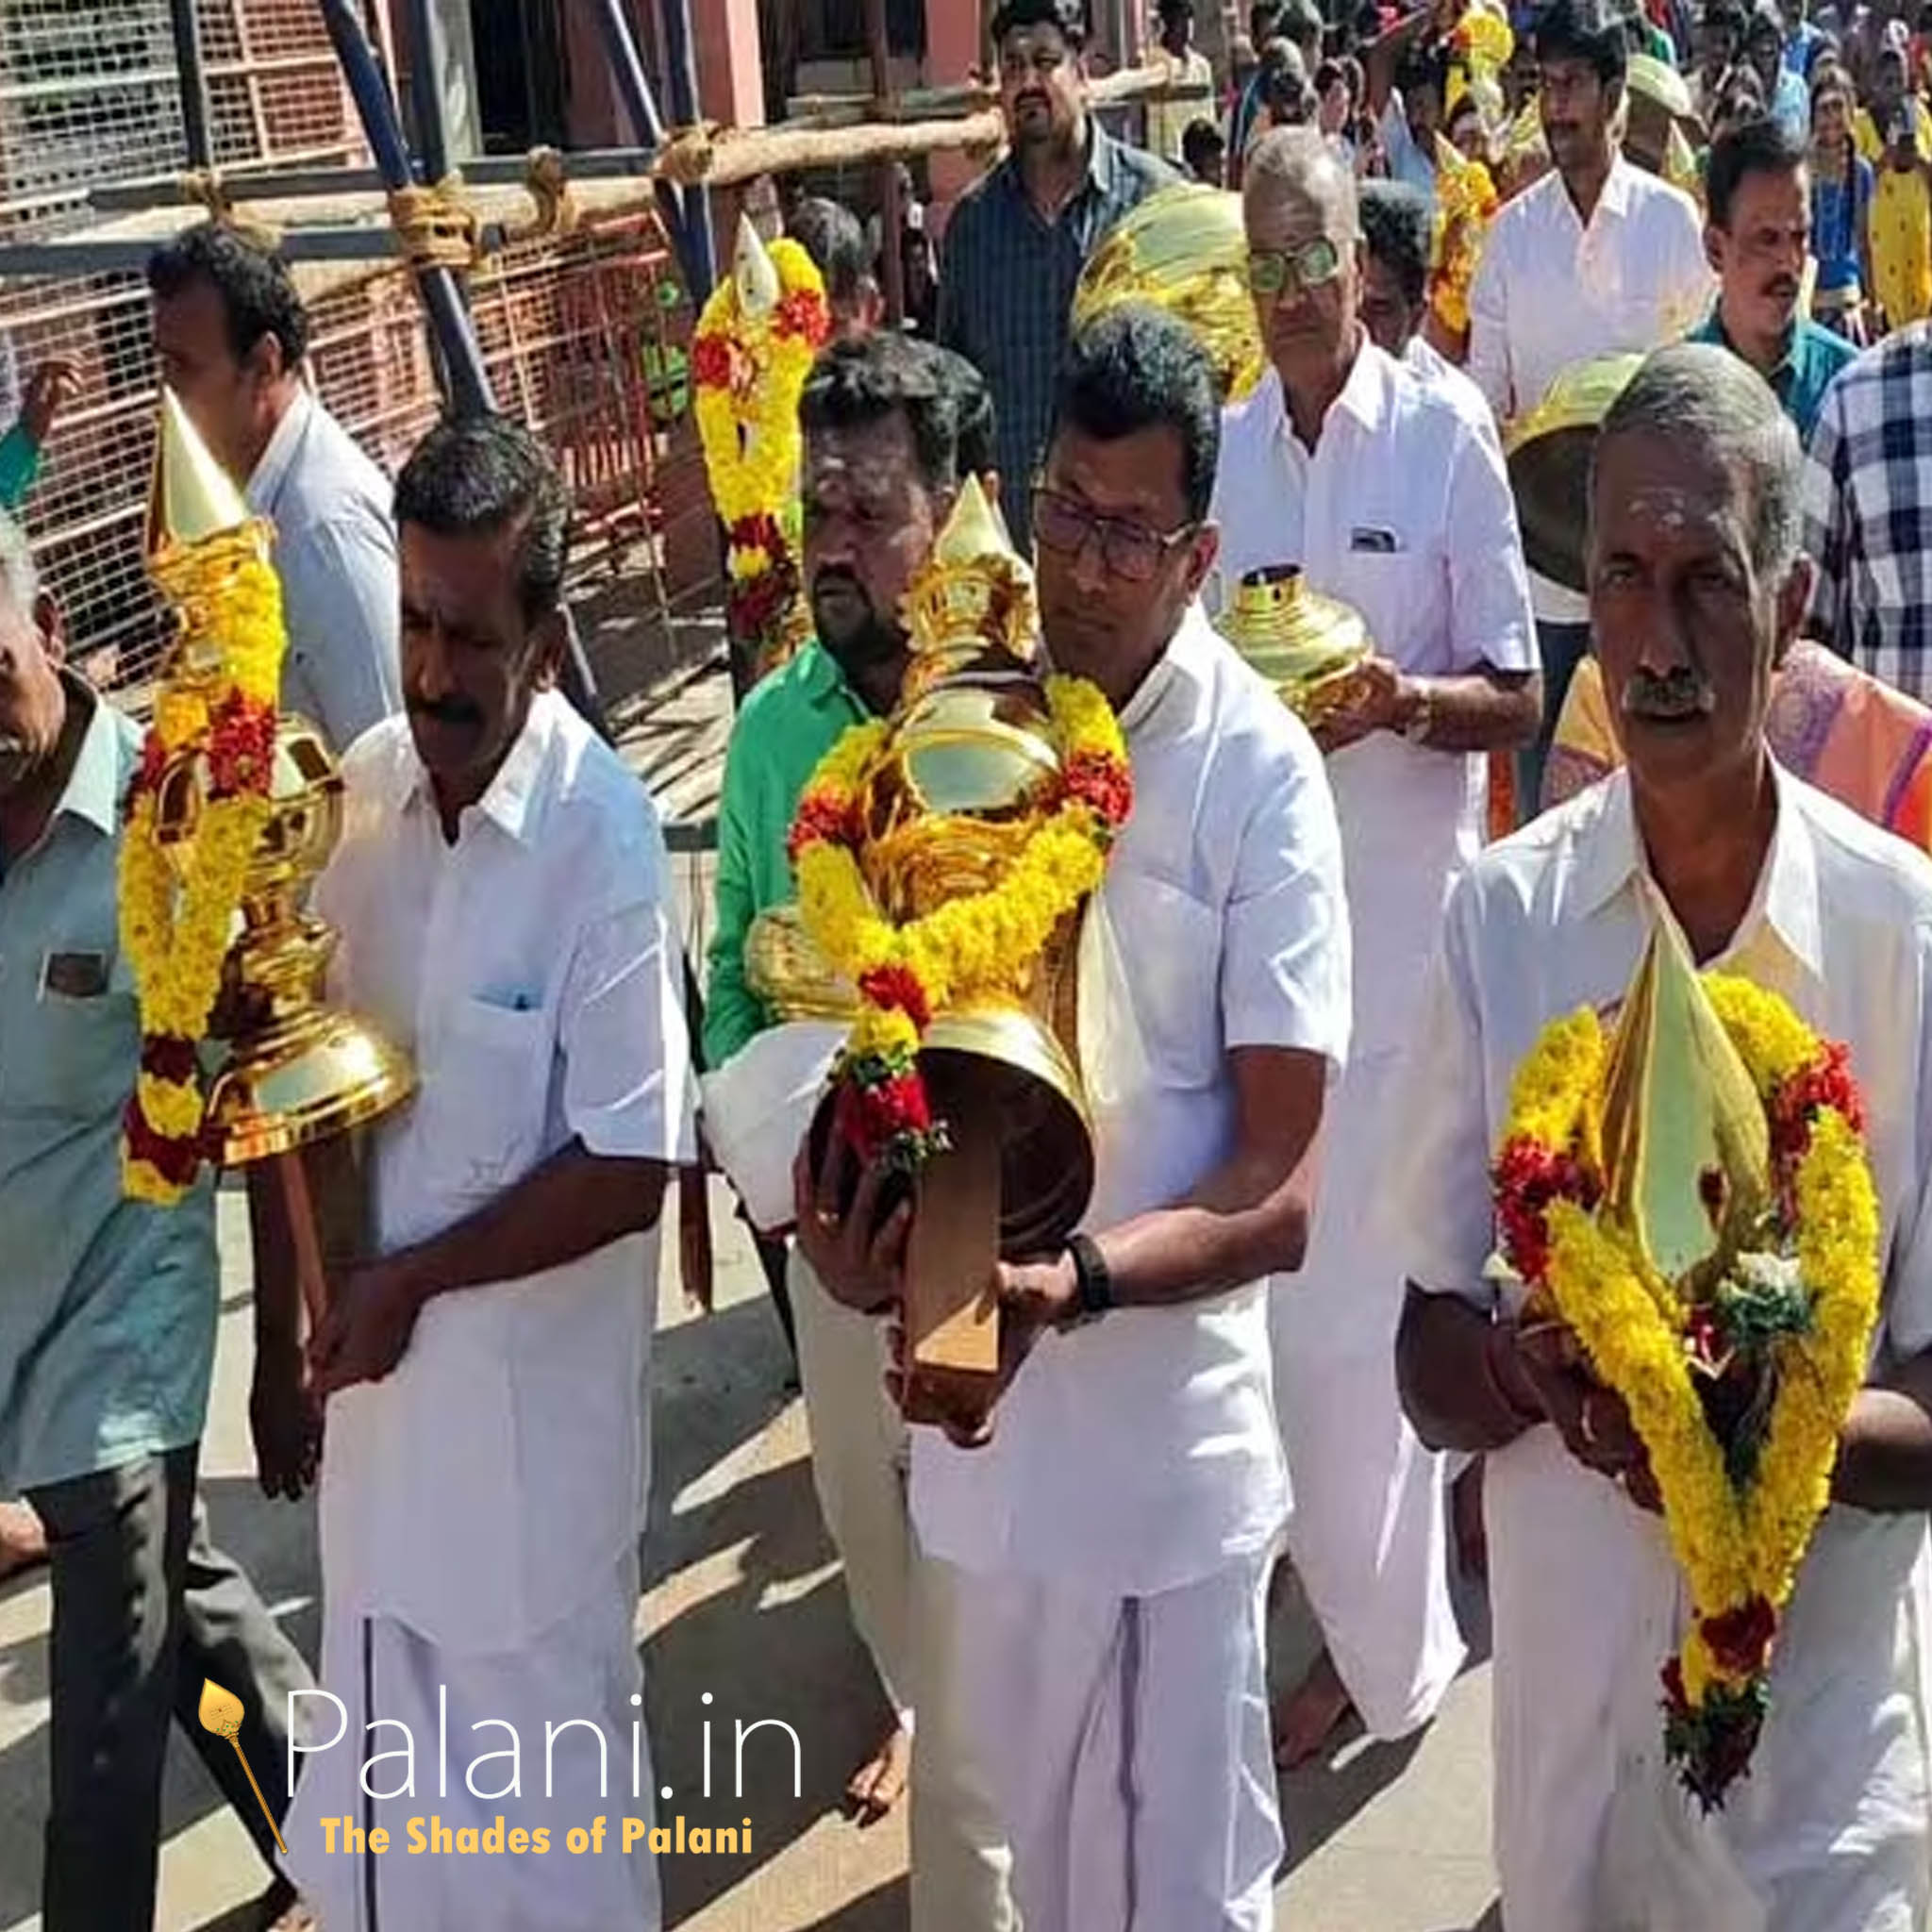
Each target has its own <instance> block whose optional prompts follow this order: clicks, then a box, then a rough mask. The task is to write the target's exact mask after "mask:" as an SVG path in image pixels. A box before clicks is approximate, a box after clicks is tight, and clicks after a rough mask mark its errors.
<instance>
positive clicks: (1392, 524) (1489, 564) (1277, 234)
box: [1215, 131, 1541, 1765]
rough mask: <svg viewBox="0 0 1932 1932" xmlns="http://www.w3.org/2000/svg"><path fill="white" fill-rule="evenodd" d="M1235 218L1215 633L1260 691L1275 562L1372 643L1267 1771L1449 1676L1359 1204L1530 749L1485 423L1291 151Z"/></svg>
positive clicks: (1522, 606)
mask: <svg viewBox="0 0 1932 1932" xmlns="http://www.w3.org/2000/svg"><path fill="white" fill-rule="evenodd" d="M1243 198H1244V203H1245V211H1246V220H1247V231H1248V242H1249V248H1250V269H1249V275H1250V280H1251V282H1252V284H1253V288H1254V291H1255V292H1254V299H1255V306H1256V309H1257V315H1258V318H1259V322H1260V326H1261V330H1262V334H1263V336H1264V338H1265V340H1266V343H1267V349H1268V356H1269V359H1270V362H1271V364H1272V367H1271V369H1270V372H1269V374H1268V375H1267V376H1265V377H1264V378H1263V381H1262V383H1261V386H1260V388H1259V389H1257V391H1255V393H1254V395H1253V396H1252V397H1250V398H1249V399H1248V400H1247V401H1246V402H1245V403H1243V404H1241V405H1239V406H1238V407H1236V408H1233V409H1232V410H1230V411H1229V414H1228V421H1227V425H1226V433H1225V440H1224V443H1223V447H1222V457H1221V469H1220V474H1219V475H1218V477H1217V478H1216V486H1215V503H1216V511H1217V515H1218V516H1219V519H1220V521H1221V525H1222V529H1223V540H1222V565H1221V567H1222V575H1223V583H1224V618H1223V623H1224V625H1226V626H1228V627H1229V628H1230V634H1231V635H1233V636H1234V637H1235V639H1236V641H1237V642H1238V643H1242V644H1245V645H1246V646H1247V647H1248V648H1249V649H1250V651H1251V652H1252V653H1253V655H1254V656H1255V658H1256V660H1257V663H1259V664H1261V666H1262V668H1264V669H1272V670H1274V675H1275V676H1276V677H1277V678H1278V677H1279V676H1280V675H1281V669H1282V667H1275V666H1272V665H1270V664H1269V662H1268V659H1267V658H1265V657H1264V656H1263V655H1262V651H1263V649H1265V633H1266V631H1267V625H1265V624H1264V625H1262V626H1261V631H1260V634H1249V632H1248V631H1247V630H1246V629H1245V627H1244V617H1245V607H1244V603H1243V600H1244V599H1246V600H1249V601H1252V600H1253V599H1254V598H1255V597H1256V595H1257V591H1265V589H1266V587H1265V586H1261V587H1257V586H1255V585H1253V584H1250V585H1249V586H1248V587H1247V588H1246V589H1245V590H1243V589H1242V588H1241V585H1242V579H1243V578H1244V577H1245V576H1247V575H1248V574H1249V573H1251V572H1257V571H1270V570H1273V569H1274V568H1276V567H1281V566H1286V567H1289V568H1290V569H1298V570H1299V572H1300V573H1301V579H1302V582H1303V584H1304V585H1305V586H1306V588H1307V589H1308V590H1311V591H1313V592H1315V593H1317V594H1318V595H1319V596H1321V597H1322V598H1323V599H1324V601H1326V600H1330V599H1332V600H1338V601H1339V602H1340V604H1341V605H1342V606H1345V607H1347V608H1348V609H1349V610H1352V611H1353V612H1354V613H1356V620H1355V628H1356V632H1357V636H1358V635H1359V634H1360V630H1361V627H1362V625H1363V624H1364V623H1365V624H1366V627H1367V634H1368V637H1369V639H1370V640H1371V641H1372V644H1373V650H1372V651H1371V652H1370V653H1369V654H1367V655H1366V656H1363V657H1361V658H1360V661H1359V662H1358V663H1357V667H1356V668H1355V669H1354V670H1353V672H1352V673H1350V674H1349V675H1348V676H1347V678H1346V680H1345V681H1344V682H1342V684H1341V688H1340V691H1339V694H1338V695H1336V696H1335V699H1334V702H1333V703H1332V704H1331V705H1330V706H1329V707H1328V708H1325V709H1324V711H1323V713H1322V714H1321V715H1320V716H1318V717H1317V718H1316V719H1315V724H1314V729H1315V736H1316V741H1317V742H1318V743H1319V744H1321V745H1322V746H1323V748H1324V750H1325V751H1326V753H1327V754H1328V767H1327V769H1328V775H1329V782H1330V783H1331V784H1332V785H1333V787H1334V789H1335V799H1336V810H1337V814H1338V816H1339V817H1340V819H1341V836H1342V841H1343V846H1344V849H1345V851H1346V854H1347V865H1348V891H1349V914H1350V919H1351V922H1352V924H1353V927H1354V936H1355V953H1356V958H1357V974H1356V986H1357V995H1356V1007H1355V1016H1356V1017H1355V1052H1354V1054H1353V1057H1352V1059H1351V1064H1350V1067H1349V1071H1348V1074H1347V1075H1346V1077H1345V1078H1344V1079H1343V1081H1342V1083H1341V1088H1340V1090H1339V1091H1338V1092H1337V1093H1336V1095H1335V1096H1334V1101H1333V1110H1332V1115H1331V1121H1332V1125H1331V1138H1330V1141H1329V1149H1330V1152H1329V1158H1328V1162H1327V1170H1326V1174H1325V1178H1324V1190H1323V1204H1322V1210H1321V1212H1320V1213H1319V1214H1318V1215H1317V1217H1316V1221H1315V1227H1314V1234H1313V1244H1312V1246H1311V1248H1310V1251H1309V1255H1308V1261H1307V1268H1306V1271H1305V1273H1304V1275H1303V1278H1302V1279H1301V1280H1299V1281H1296V1282H1283V1283H1281V1284H1279V1285H1278V1286H1277V1289H1276V1291H1275V1295H1274V1302H1273V1306H1272V1311H1271V1319H1272V1322H1273V1326H1274V1400H1275V1407H1276V1409H1277V1411H1278V1412H1279V1416H1280V1424H1281V1430H1282V1435H1283V1440H1284V1442H1285V1444H1286V1447H1287V1456H1288V1466H1289V1473H1290V1479H1291V1485H1292V1490H1293V1500H1292V1508H1291V1515H1290V1518H1289V1525H1288V1539H1287V1548H1288V1555H1289V1557H1290V1558H1291V1561H1292V1562H1293V1565H1294V1569H1295V1572H1296V1574H1297V1575H1298V1576H1299V1577H1300V1579H1301V1582H1302V1585H1303V1588H1304V1590H1305V1591H1306V1592H1307V1596H1308V1599H1309V1601H1310V1603H1311V1605H1312V1606H1313V1608H1314V1610H1315V1613H1316V1615H1317V1617H1318V1618H1319V1620H1320V1622H1321V1624H1322V1627H1323V1631H1324V1636H1325V1637H1326V1640H1327V1647H1326V1649H1325V1651H1324V1654H1323V1655H1322V1656H1321V1657H1319V1658H1318V1659H1317V1660H1316V1662H1315V1664H1314V1665H1313V1666H1312V1667H1311V1669H1310V1671H1309V1673H1308V1674H1307V1677H1306V1678H1305V1679H1304V1681H1303V1682H1302V1684H1301V1685H1300V1686H1299V1687H1298V1688H1297V1689H1296V1690H1295V1691H1293V1692H1291V1694H1290V1695H1289V1696H1288V1697H1287V1698H1286V1699H1285V1700H1284V1702H1283V1703H1282V1705H1281V1706H1280V1707H1279V1709H1278V1710H1277V1712H1276V1716H1275V1727H1276V1744H1277V1749H1278V1751H1279V1754H1280V1757H1281V1761H1282V1762H1283V1763H1284V1764H1285V1765H1292V1764H1296V1763H1299V1762H1301V1761H1302V1760H1304V1759H1306V1758H1307V1757H1312V1756H1313V1755H1314V1754H1315V1753H1316V1752H1317V1751H1319V1750H1320V1749H1321V1747H1322V1745H1323V1744H1324V1741H1325V1740H1326V1739H1327V1737H1328V1735H1329V1733H1330V1732H1331V1731H1332V1730H1333V1729H1334V1728H1335V1726H1336V1724H1338V1723H1339V1722H1340V1721H1341V1718H1342V1717H1343V1716H1344V1715H1345V1714H1346V1712H1347V1710H1348V1709H1349V1707H1350V1706H1351V1704H1353V1705H1354V1707H1356V1708H1357V1710H1358V1711H1359V1713H1360V1715H1361V1717H1362V1720H1363V1722H1364V1724H1366V1725H1367V1727H1368V1729H1369V1731H1370V1732H1371V1733H1372V1734H1373V1735H1374V1736H1377V1737H1388V1738H1393V1737H1401V1736H1403V1735H1405V1734H1406V1733H1407V1732H1409V1731H1412V1730H1414V1729H1416V1728H1417V1727H1418V1726H1419V1725H1421V1724H1425V1723H1426V1722H1427V1721H1428V1720H1429V1719H1430V1718H1431V1717H1432V1716H1433V1715H1434V1713H1435V1709H1436V1707H1437V1705H1438V1703H1439V1702H1440V1701H1441V1696H1442V1693H1443V1692H1444V1691H1446V1690H1447V1689H1448V1686H1449V1684H1450V1682H1451V1681H1452V1680H1453V1678H1454V1677H1455V1674H1456V1672H1457V1668H1458V1667H1459V1665H1460V1663H1461V1661H1462V1655H1463V1646H1462V1641H1461V1638H1460V1635H1459V1634H1458V1632H1457V1624H1456V1618H1455V1613H1454V1610H1453V1608H1452V1607H1451V1605H1450V1602H1449V1591H1448V1573H1447V1524H1446V1509H1447V1504H1446V1498H1445V1495H1444V1479H1445V1471H1444V1468H1443V1465H1442V1463H1441V1460H1440V1458H1437V1457H1431V1456H1429V1455H1427V1454H1426V1453H1425V1452H1424V1450H1423V1449H1422V1447H1421V1445H1420V1444H1419V1443H1418V1442H1417V1441H1416V1440H1415V1437H1414V1434H1413V1432H1412V1431H1411V1430H1410V1429H1409V1427H1408V1425H1407V1423H1406V1422H1405V1421H1404V1420H1403V1418H1402V1414H1401V1410H1400V1407H1399V1406H1398V1404H1397V1401H1396V1394H1395V1384H1394V1378H1393V1375H1392V1374H1391V1365H1390V1350H1391V1345H1392V1342H1393V1340H1394V1335H1395V1323H1396V1319H1397V1314H1398V1311H1399V1305H1400V1292H1399V1283H1400V1276H1399V1274H1398V1272H1397V1270H1396V1267H1395V1263H1394V1260H1393V1257H1392V1256H1391V1255H1390V1253H1389V1252H1388V1249H1387V1245H1386V1242H1385V1241H1383V1240H1382V1239H1381V1237H1380V1233H1379V1229H1378V1225H1377V1203H1378V1199H1379V1196H1380V1193H1381V1183H1380V1170H1381V1165H1382V1154H1383V1141H1384V1138H1385V1136H1386V1134H1387V1133H1388V1132H1389V1131H1390V1130H1391V1123H1390V1121H1389V1118H1388V1116H1387V1114H1386V1111H1385V1109H1386V1105H1387V1094H1388V1090H1389V1084H1390V1080H1391V1075H1392V1074H1393V1072H1394V1070H1395V1069H1397V1068H1398V1067H1399V1066H1400V1064H1401V1058H1402V1055H1403V1053H1404V1052H1405V1050H1406V1049H1407V1046H1408V1045H1409V1043H1410V1040H1411V1034H1412V1024H1413V1012H1414V1002H1415V998H1416V992H1417V989H1418V987H1419V986H1420V984H1421V980H1422V974H1423V969H1424V965H1425V964H1426V962H1427V959H1428V956H1429V954H1430V952H1431V950H1432V949H1433V947H1434V944H1435V940H1436V924H1437V912H1438V909H1439V908H1440V907H1441V903H1442V897H1443V894H1444V892H1445V891H1447V889H1448V885H1449V882H1450V881H1451V880H1452V879H1453V878H1454V877H1455V876H1456V874H1457V873H1458V872H1459V871H1460V870H1461V869H1462V868H1463V867H1464V866H1465V865H1467V864H1468V863H1469V861H1470V860H1471V859H1472V858H1474V856H1475V854H1476V852H1477V850H1478V849H1479V848H1480V846H1481V844H1482V841H1483V830H1484V808H1485V778H1486V769H1485V757H1486V755H1487V754H1488V753H1490V752H1491V751H1495V750H1505V749H1507V748H1509V747H1511V746H1514V745H1519V744H1522V743H1524V742H1526V741H1528V740H1529V738H1530V737H1531V736H1532V735H1533V734H1534V732H1535V730H1536V724H1537V717H1538V707H1539V704H1540V701H1541V688H1540V684H1539V680H1538V672H1537V651H1536V638H1535V631H1534V627H1533V624H1532V620H1531V616H1530V608H1529V592H1528V585H1527V580H1526V578H1525V575H1524V563H1523V546H1522V541H1521V539H1520V537H1519V534H1518V530H1517V523H1516V513H1515V509H1514V508H1513V506H1512V504H1511V501H1510V495H1509V487H1508V481H1507V475H1506V474H1505V471H1504V466H1503V457H1502V451H1501V449H1500V448H1499V447H1498V444H1497V441H1496V433H1495V429H1494V427H1493V425H1491V422H1490V420H1489V416H1488V411H1487V409H1486V408H1485V407H1484V405H1483V402H1482V398H1481V396H1480V394H1479V393H1477V392H1476V391H1474V389H1472V388H1471V387H1470V386H1469V385H1468V384H1467V383H1464V382H1461V381H1459V380H1458V381H1457V383H1455V384H1453V385H1452V384H1449V383H1446V382H1442V381H1432V380H1425V379H1424V378H1423V377H1421V376H1420V375H1417V373H1416V372H1415V370H1414V369H1413V368H1412V367H1411V366H1410V365H1409V364H1407V362H1398V361H1396V360H1395V359H1394V358H1392V357H1391V356H1390V355H1388V354H1386V353H1385V352H1384V351H1383V350H1382V349H1380V348H1378V347H1377V346H1376V345H1375V344H1374V342H1373V341H1369V340H1368V339H1367V335H1366V330H1365V328H1364V325H1363V324H1362V321H1361V319H1360V305H1361V296H1362V286H1363V248H1362V244H1361V241H1360V229H1359V219H1358V213H1357V195H1356V186H1355V181H1354V178H1353V176H1352V175H1350V173H1349V171H1348V170H1347V168H1346V167H1345V166H1343V165H1342V164H1341V163H1340V162H1338V161H1337V160H1336V158H1334V156H1333V155H1332V154H1331V153H1329V152H1328V151H1327V150H1326V149H1325V148H1324V147H1323V146H1322V144H1321V143H1320V142H1319V141H1318V140H1313V139H1310V138H1308V137H1307V136H1306V135H1304V134H1302V133H1300V132H1299V131H1291V132H1288V133H1284V134H1279V135H1276V136H1274V137H1273V138H1272V139H1271V140H1270V141H1269V142H1265V143H1264V144H1263V145H1262V146H1261V147H1260V148H1258V149H1257V151H1256V154H1255V157H1254V160H1253V162H1252V164H1251V165H1250V167H1249V170H1248V175H1247V183H1246V187H1245V189H1244V191H1243ZM1329 608H1334V606H1333V605H1330V606H1329Z"/></svg>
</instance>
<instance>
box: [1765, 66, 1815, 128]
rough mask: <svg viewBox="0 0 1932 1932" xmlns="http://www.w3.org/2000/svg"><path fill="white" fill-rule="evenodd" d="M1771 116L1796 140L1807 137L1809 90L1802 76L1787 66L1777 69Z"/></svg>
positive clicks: (1809, 113) (1809, 109)
mask: <svg viewBox="0 0 1932 1932" xmlns="http://www.w3.org/2000/svg"><path fill="white" fill-rule="evenodd" d="M1771 113H1772V117H1773V118H1774V120H1776V121H1777V122H1779V123H1780V124H1781V125H1783V127H1784V129H1785V131H1786V132H1787V133H1788V134H1792V135H1795V136H1796V137H1797V139H1798V140H1800V141H1804V140H1806V139H1807V138H1808V137H1809V135H1810V132H1811V90H1810V89H1809V88H1808V87H1807V86H1806V85H1805V80H1804V76H1803V75H1799V74H1795V73H1793V72H1792V70H1791V69H1790V68H1789V67H1780V68H1779V69H1778V71H1777V90H1776V92H1774V94H1773V95H1772V98H1771Z"/></svg>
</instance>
